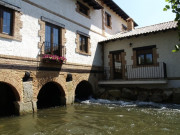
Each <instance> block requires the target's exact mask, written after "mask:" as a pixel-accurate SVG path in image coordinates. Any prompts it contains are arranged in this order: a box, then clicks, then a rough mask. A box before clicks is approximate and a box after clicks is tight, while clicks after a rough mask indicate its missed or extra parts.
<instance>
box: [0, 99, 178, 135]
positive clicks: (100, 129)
mask: <svg viewBox="0 0 180 135" xmlns="http://www.w3.org/2000/svg"><path fill="white" fill-rule="evenodd" d="M0 135H180V105H168V104H155V103H145V102H123V101H116V102H111V101H108V100H95V99H91V100H87V101H84V102H82V103H81V104H74V105H71V106H67V107H59V108H50V109H45V110H39V111H38V113H36V114H34V115H32V114H28V115H24V116H20V117H7V118H0Z"/></svg>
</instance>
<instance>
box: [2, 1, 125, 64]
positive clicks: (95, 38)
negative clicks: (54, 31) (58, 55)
mask: <svg viewBox="0 0 180 135" xmlns="http://www.w3.org/2000/svg"><path fill="white" fill-rule="evenodd" d="M29 1H30V3H33V4H34V5H33V4H30V3H27V2H26V1H24V0H6V2H8V3H11V4H13V5H15V6H18V7H20V8H21V12H22V16H21V21H22V23H23V27H22V29H21V30H20V33H21V35H22V41H15V40H11V39H5V38H0V54H2V55H11V56H19V57H28V58H37V56H38V54H39V53H40V49H38V42H39V41H40V37H39V36H38V31H39V30H40V25H39V23H38V20H39V19H40V18H41V16H43V17H46V18H48V19H51V20H53V21H56V22H58V23H61V24H63V25H65V29H66V34H65V38H66V44H65V46H66V58H67V62H70V63H79V64H86V65H96V66H101V65H102V58H101V56H102V53H101V52H102V51H101V46H98V42H99V41H101V40H103V39H105V38H106V37H105V35H106V36H108V35H112V34H115V33H117V32H119V31H120V30H121V29H122V28H121V24H122V23H123V24H125V23H126V21H124V20H123V19H122V18H121V17H120V16H118V15H117V14H115V12H113V11H112V10H110V8H108V7H107V6H105V8H104V10H105V11H108V12H109V13H110V14H111V15H112V29H108V28H106V27H105V35H104V36H103V30H102V25H103V24H102V21H103V20H102V10H101V9H100V10H95V9H93V7H91V6H88V5H87V4H86V3H84V4H85V5H86V6H88V7H89V8H90V18H87V17H85V16H83V15H81V14H79V13H78V12H76V7H77V6H76V2H77V1H75V0H52V1H51V2H49V0H38V1H37V0H29ZM80 2H82V0H80ZM37 5H38V6H40V8H39V7H38V6H37ZM42 8H45V9H47V10H48V11H50V12H47V10H43V9H42ZM51 12H53V13H54V14H52V13H51ZM56 14H57V15H56ZM61 16H62V17H61ZM79 24H80V25H79ZM125 25H126V24H125ZM76 31H81V32H83V33H86V34H87V35H89V36H90V43H91V48H90V50H91V55H90V56H88V55H82V54H79V53H76V52H75V48H76V42H75V39H76Z"/></svg>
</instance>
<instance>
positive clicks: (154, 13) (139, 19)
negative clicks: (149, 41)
mask: <svg viewBox="0 0 180 135" xmlns="http://www.w3.org/2000/svg"><path fill="white" fill-rule="evenodd" d="M113 1H114V2H116V3H117V4H118V5H119V6H120V8H121V9H123V10H124V11H125V12H126V13H127V14H128V15H129V16H130V17H132V18H133V19H134V21H135V22H136V23H137V24H138V25H139V26H138V27H144V26H148V25H152V24H157V23H162V22H167V21H172V20H174V18H175V14H174V13H172V12H171V10H169V11H166V12H165V11H163V8H164V6H165V5H166V4H167V2H165V0H113Z"/></svg>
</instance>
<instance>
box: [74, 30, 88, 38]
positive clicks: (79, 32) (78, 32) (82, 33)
mask: <svg viewBox="0 0 180 135" xmlns="http://www.w3.org/2000/svg"><path fill="white" fill-rule="evenodd" d="M76 33H77V34H80V35H83V36H86V37H88V38H90V36H89V35H88V34H86V33H84V32H81V31H79V30H77V31H76Z"/></svg>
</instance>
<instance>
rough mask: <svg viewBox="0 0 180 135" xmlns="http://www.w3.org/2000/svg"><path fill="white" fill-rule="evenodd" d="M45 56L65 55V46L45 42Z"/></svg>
mask: <svg viewBox="0 0 180 135" xmlns="http://www.w3.org/2000/svg"><path fill="white" fill-rule="evenodd" d="M43 46H44V54H52V55H57V56H64V55H65V46H62V45H60V44H57V43H50V42H44V43H43Z"/></svg>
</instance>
